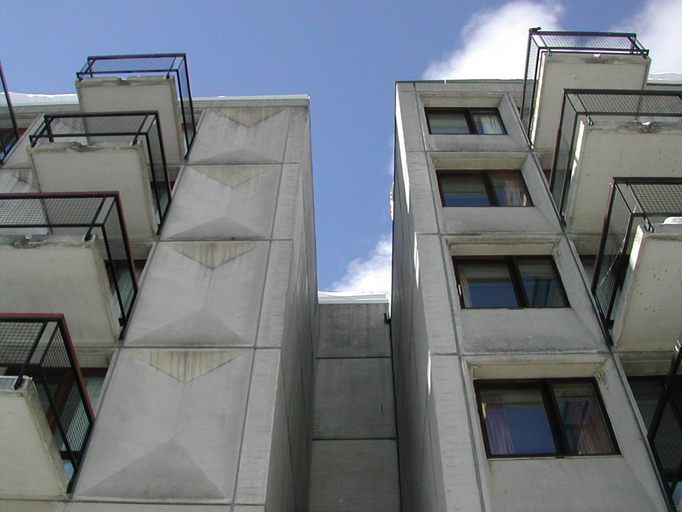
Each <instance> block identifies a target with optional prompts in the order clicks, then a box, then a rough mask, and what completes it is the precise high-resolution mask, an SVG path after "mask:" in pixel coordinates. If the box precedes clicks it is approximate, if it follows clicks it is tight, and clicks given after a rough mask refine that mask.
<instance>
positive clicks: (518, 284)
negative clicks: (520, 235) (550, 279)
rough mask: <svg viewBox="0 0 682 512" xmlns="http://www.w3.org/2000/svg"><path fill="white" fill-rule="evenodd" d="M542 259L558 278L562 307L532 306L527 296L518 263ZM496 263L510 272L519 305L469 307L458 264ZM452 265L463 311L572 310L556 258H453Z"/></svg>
mask: <svg viewBox="0 0 682 512" xmlns="http://www.w3.org/2000/svg"><path fill="white" fill-rule="evenodd" d="M534 259H542V260H546V261H548V262H550V264H551V266H552V271H553V272H554V276H555V277H556V282H557V284H558V286H559V291H560V293H561V298H562V301H563V303H564V305H562V306H531V305H529V304H530V302H529V300H528V296H527V294H526V288H525V286H524V285H523V276H522V274H521V271H520V270H519V267H518V261H523V260H534ZM494 261H500V262H504V264H505V265H506V268H507V271H508V272H509V277H510V282H511V285H512V288H513V290H514V295H515V296H516V301H517V303H518V304H519V305H518V306H516V307H484V306H467V305H466V304H465V302H464V287H463V286H462V276H461V273H460V270H459V268H458V265H457V264H458V262H471V263H489V262H494ZM452 265H453V267H454V270H455V280H456V281H457V282H456V285H457V294H458V295H459V304H460V307H461V308H462V309H563V308H570V307H571V303H570V301H569V300H568V295H566V289H565V288H564V283H563V282H562V280H561V274H560V273H559V269H558V268H557V266H556V262H555V261H554V258H553V257H551V256H547V255H518V256H452Z"/></svg>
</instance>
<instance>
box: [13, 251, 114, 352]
mask: <svg viewBox="0 0 682 512" xmlns="http://www.w3.org/2000/svg"><path fill="white" fill-rule="evenodd" d="M101 250H102V249H101V248H100V246H99V243H98V242H97V239H94V238H93V240H91V241H89V242H79V241H76V242H75V243H74V241H73V240H71V241H68V239H67V241H65V242H64V243H56V242H55V243H47V242H32V243H28V244H16V245H4V244H0V311H3V312H7V313H63V314H64V315H65V316H66V318H67V320H68V323H69V331H70V332H71V337H72V338H73V341H74V343H75V344H76V346H86V345H99V346H102V345H106V346H113V345H115V344H117V343H118V332H119V329H120V328H119V326H118V320H117V314H116V313H115V311H114V298H113V292H112V291H111V287H110V286H109V282H108V277H107V273H106V269H105V268H104V261H103V260H102V252H101ZM55 269H58V271H56V270H55Z"/></svg>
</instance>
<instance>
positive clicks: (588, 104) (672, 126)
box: [550, 89, 682, 254]
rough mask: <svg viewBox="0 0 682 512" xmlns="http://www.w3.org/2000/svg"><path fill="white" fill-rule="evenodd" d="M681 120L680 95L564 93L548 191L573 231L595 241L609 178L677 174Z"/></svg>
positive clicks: (681, 157) (681, 145) (681, 156)
mask: <svg viewBox="0 0 682 512" xmlns="http://www.w3.org/2000/svg"><path fill="white" fill-rule="evenodd" d="M680 121H682V93H680V92H672V91H620V90H610V91H608V90H575V89H569V90H566V91H565V94H564V100H563V105H562V117H561V124H560V126H559V130H558V133H557V138H556V145H555V150H554V159H553V165H552V175H551V179H550V188H551V190H552V194H553V196H554V200H555V202H556V204H557V207H558V208H559V211H560V213H561V215H562V217H563V218H564V220H565V222H566V225H567V226H568V229H569V231H570V232H571V233H573V234H593V235H595V237H596V235H597V234H598V231H597V229H595V228H596V226H599V225H600V223H601V221H602V219H603V218H604V212H605V211H606V207H607V203H608V192H607V191H608V186H609V182H610V179H611V177H613V176H619V177H621V176H622V177H646V176H676V175H679V162H680V161H682V124H681V123H680ZM592 253H593V254H594V252H592Z"/></svg>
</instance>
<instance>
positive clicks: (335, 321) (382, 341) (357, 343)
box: [317, 303, 391, 357]
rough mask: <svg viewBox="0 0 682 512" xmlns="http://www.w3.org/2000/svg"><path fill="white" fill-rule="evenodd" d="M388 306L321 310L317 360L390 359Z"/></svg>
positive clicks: (329, 306) (338, 306)
mask: <svg viewBox="0 0 682 512" xmlns="http://www.w3.org/2000/svg"><path fill="white" fill-rule="evenodd" d="M385 312H386V304H381V303H378V304H323V305H321V306H320V339H319V341H318V346H317V356H318V357H375V356H384V357H387V356H390V355H391V348H390V346H389V338H388V329H387V328H386V324H385V323H384V313H385Z"/></svg>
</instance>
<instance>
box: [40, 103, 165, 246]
mask: <svg viewBox="0 0 682 512" xmlns="http://www.w3.org/2000/svg"><path fill="white" fill-rule="evenodd" d="M133 117H140V123H139V125H138V128H137V129H136V130H124V131H120V130H106V129H104V130H90V129H88V130H83V131H77V130H73V131H66V132H64V133H55V131H54V130H53V129H52V123H53V122H55V121H56V120H60V119H83V120H84V122H85V121H86V120H87V119H97V118H133ZM150 118H151V121H150V120H149V119H150ZM147 124H149V128H148V129H144V127H145V125H147ZM150 130H154V131H155V132H156V133H155V135H156V137H158V141H159V144H158V145H159V147H158V148H157V151H158V154H159V157H158V158H159V159H160V160H161V162H159V163H160V165H161V171H162V176H158V173H157V170H156V168H157V164H156V160H155V158H154V150H153V148H152V140H151V139H150ZM128 136H129V137H131V140H130V144H131V145H135V144H137V143H138V141H139V140H140V139H144V142H145V147H146V149H147V158H149V173H150V176H149V177H150V186H151V189H152V194H153V195H154V202H155V204H156V211H157V213H158V214H159V224H158V226H157V233H158V232H159V231H160V230H161V225H162V224H163V221H164V220H165V218H166V214H167V213H168V209H169V207H170V203H171V186H170V179H169V177H168V165H167V163H166V154H165V150H164V145H163V137H162V135H161V124H160V122H159V113H158V112H156V111H146V110H145V111H129V112H88V113H84V112H70V113H59V114H45V115H44V116H43V122H42V124H41V125H40V126H39V127H38V128H37V129H36V130H35V131H34V132H33V133H32V134H31V135H29V140H30V142H31V147H35V146H36V145H37V144H39V143H40V142H41V141H42V140H45V139H46V140H47V141H49V142H55V140H56V139H59V138H73V137H103V138H106V137H128ZM159 178H162V179H159ZM158 184H163V186H164V189H165V193H166V197H167V201H166V203H165V205H164V204H163V202H162V198H161V195H160V193H159V190H158Z"/></svg>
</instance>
